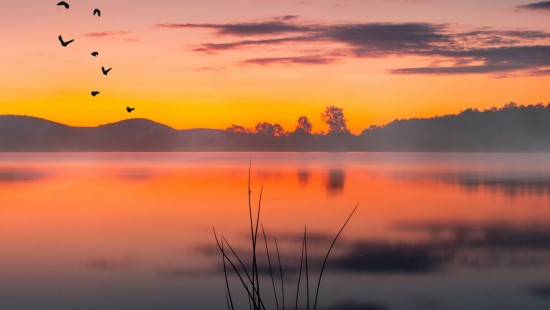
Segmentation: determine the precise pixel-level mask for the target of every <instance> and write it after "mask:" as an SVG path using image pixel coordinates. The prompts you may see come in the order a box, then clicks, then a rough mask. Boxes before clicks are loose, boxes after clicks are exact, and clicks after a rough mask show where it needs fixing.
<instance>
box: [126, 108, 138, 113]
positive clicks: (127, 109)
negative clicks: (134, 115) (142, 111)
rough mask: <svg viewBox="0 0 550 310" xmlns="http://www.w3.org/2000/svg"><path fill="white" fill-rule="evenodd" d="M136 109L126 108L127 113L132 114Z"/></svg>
mask: <svg viewBox="0 0 550 310" xmlns="http://www.w3.org/2000/svg"><path fill="white" fill-rule="evenodd" d="M135 109H136V108H130V107H126V111H128V113H131V112H132V111H134V110H135Z"/></svg>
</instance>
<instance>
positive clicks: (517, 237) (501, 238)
mask: <svg viewBox="0 0 550 310" xmlns="http://www.w3.org/2000/svg"><path fill="white" fill-rule="evenodd" d="M394 228H395V229H398V230H404V231H410V232H426V233H429V234H430V235H431V236H432V237H433V238H438V237H445V238H449V239H450V240H451V241H452V242H454V243H456V244H463V245H471V246H488V247H500V248H550V226H549V225H548V224H542V223H533V224H530V225H523V226H519V225H511V224H506V223H493V224H486V225H470V224H461V223H396V224H395V225H394Z"/></svg>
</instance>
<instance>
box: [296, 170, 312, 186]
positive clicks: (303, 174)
mask: <svg viewBox="0 0 550 310" xmlns="http://www.w3.org/2000/svg"><path fill="white" fill-rule="evenodd" d="M309 177H310V173H309V171H308V170H305V169H301V170H299V171H298V182H300V185H303V186H305V185H307V183H308V182H309Z"/></svg>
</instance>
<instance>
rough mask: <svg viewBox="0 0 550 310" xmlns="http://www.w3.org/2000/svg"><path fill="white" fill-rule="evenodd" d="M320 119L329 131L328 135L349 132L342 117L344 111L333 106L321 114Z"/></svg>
mask: <svg viewBox="0 0 550 310" xmlns="http://www.w3.org/2000/svg"><path fill="white" fill-rule="evenodd" d="M321 119H322V120H323V122H325V123H326V124H327V125H328V127H329V129H328V132H329V133H333V134H348V133H349V130H348V127H347V125H346V119H345V117H344V109H343V108H339V107H335V106H329V107H327V109H326V110H325V112H323V113H322V114H321Z"/></svg>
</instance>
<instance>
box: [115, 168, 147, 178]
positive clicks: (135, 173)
mask: <svg viewBox="0 0 550 310" xmlns="http://www.w3.org/2000/svg"><path fill="white" fill-rule="evenodd" d="M116 175H117V176H118V177H120V178H122V179H125V180H127V181H145V180H149V179H151V178H152V177H153V173H152V172H150V171H147V170H143V169H127V170H121V171H118V172H117V174H116Z"/></svg>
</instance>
